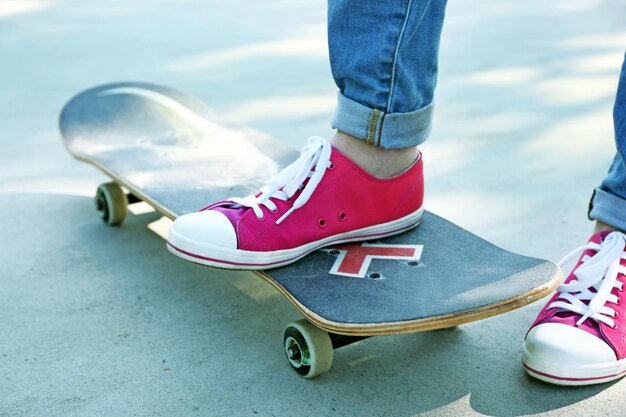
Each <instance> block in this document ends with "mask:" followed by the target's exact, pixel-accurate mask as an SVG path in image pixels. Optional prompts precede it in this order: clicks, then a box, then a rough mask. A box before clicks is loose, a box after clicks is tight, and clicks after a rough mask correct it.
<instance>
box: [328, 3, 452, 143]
mask: <svg viewBox="0 0 626 417" xmlns="http://www.w3.org/2000/svg"><path fill="white" fill-rule="evenodd" d="M445 6H446V0H384V1H376V0H329V1H328V44H329V50H330V64H331V69H332V73H333V77H334V79H335V82H336V84H337V86H338V87H339V98H338V105H337V110H336V112H335V117H334V119H333V122H332V126H333V128H335V129H338V130H341V131H342V132H345V133H348V134H350V135H352V136H355V137H357V138H360V139H362V140H364V141H366V142H367V143H369V144H371V145H374V146H379V147H382V148H407V147H410V146H417V145H418V144H420V143H422V142H423V141H424V140H426V138H427V137H428V134H429V132H430V124H431V118H432V112H433V93H434V90H435V84H436V82H437V58H438V54H439V38H440V35H441V28H442V25H443V17H444V11H445Z"/></svg>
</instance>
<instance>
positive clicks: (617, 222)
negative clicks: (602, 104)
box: [589, 57, 626, 231]
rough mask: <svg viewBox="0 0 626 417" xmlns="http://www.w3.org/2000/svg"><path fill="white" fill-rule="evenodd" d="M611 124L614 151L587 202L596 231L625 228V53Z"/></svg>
mask: <svg viewBox="0 0 626 417" xmlns="http://www.w3.org/2000/svg"><path fill="white" fill-rule="evenodd" d="M613 125H614V127H615V144H616V145H617V154H616V155H615V158H614V159H613V163H612V164H611V168H610V169H609V173H608V175H607V176H606V178H605V179H604V180H603V181H602V184H601V185H600V186H599V187H598V188H596V189H595V190H594V193H593V196H592V198H591V202H590V203H589V218H590V219H592V220H596V221H597V224H596V231H601V230H626V164H625V162H624V161H626V57H625V59H624V63H623V64H622V72H621V74H620V79H619V84H618V87H617V95H616V97H615V106H614V107H613Z"/></svg>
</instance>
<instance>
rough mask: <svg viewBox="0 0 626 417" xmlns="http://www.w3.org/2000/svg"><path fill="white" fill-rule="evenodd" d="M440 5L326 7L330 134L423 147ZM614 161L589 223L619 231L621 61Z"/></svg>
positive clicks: (623, 156) (625, 122) (625, 201)
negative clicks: (332, 87) (334, 97)
mask: <svg viewBox="0 0 626 417" xmlns="http://www.w3.org/2000/svg"><path fill="white" fill-rule="evenodd" d="M445 7H446V0H385V1H375V0H329V1H328V44H329V50H330V64H331V69H332V73H333V78H334V79H335V83H336V84H337V87H339V94H338V104H337V109H336V111H335V116H334V118H333V121H332V126H333V128H335V129H337V130H340V131H343V132H345V133H348V134H350V135H352V136H355V137H357V138H360V139H362V140H364V141H366V142H367V143H368V144H370V145H373V146H379V147H381V148H388V149H393V148H396V149H397V148H407V147H410V146H417V145H419V144H420V143H422V142H423V141H425V140H426V138H427V137H428V134H429V132H430V125H431V119H432V113H433V94H434V90H435V85H436V83H437V58H438V54H439V38H440V35H441V28H442V26H443V18H444V12H445ZM613 120H614V127H615V142H616V145H617V154H616V155H615V158H614V160H613V164H612V165H611V168H610V170H609V173H608V175H607V177H606V178H605V179H604V181H603V182H602V184H601V185H600V186H599V187H598V188H596V189H595V190H594V193H593V196H592V198H591V202H590V203H589V218H590V219H592V220H599V221H602V222H604V223H607V224H609V225H611V226H614V227H617V228H620V229H622V230H626V164H625V162H626V58H625V60H624V64H623V66H622V71H621V74H620V79H619V85H618V89H617V97H616V99H615V107H614V111H613Z"/></svg>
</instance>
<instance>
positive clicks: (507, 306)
mask: <svg viewBox="0 0 626 417" xmlns="http://www.w3.org/2000/svg"><path fill="white" fill-rule="evenodd" d="M546 266H549V267H552V269H553V270H554V272H553V276H552V278H551V279H550V280H549V281H547V282H546V283H544V284H542V285H540V286H538V287H535V288H533V289H532V290H530V291H527V292H525V293H523V294H520V295H518V296H517V297H512V298H508V299H506V300H502V301H500V302H498V303H494V304H489V305H486V306H483V307H480V308H476V309H471V310H466V311H463V312H461V313H456V314H445V315H440V316H434V317H429V318H425V319H416V320H407V321H397V322H386V323H372V324H367V323H354V324H353V323H337V322H334V321H331V320H327V319H325V318H323V317H322V316H320V315H318V314H316V313H315V312H313V311H311V310H309V309H308V308H307V307H305V306H304V305H302V304H301V303H300V302H299V301H298V300H296V299H295V298H294V297H293V296H292V295H291V294H290V293H289V292H288V291H287V290H286V289H285V288H284V287H283V286H282V285H280V284H279V283H278V282H276V281H274V279H272V278H271V277H270V276H269V275H268V274H267V273H266V272H264V271H253V272H255V274H256V275H258V276H260V277H261V278H262V279H263V280H265V281H266V282H268V283H269V284H270V285H272V286H273V287H274V288H276V290H278V292H280V293H281V294H282V295H283V296H284V297H285V298H286V299H287V300H288V301H289V302H290V303H291V304H293V306H294V307H296V309H297V310H298V311H300V313H302V315H303V316H304V317H305V318H306V319H307V320H309V321H310V322H311V323H313V324H315V325H316V326H318V327H319V328H321V329H324V330H326V331H328V332H332V333H337V334H343V335H349V336H383V335H390V334H402V333H415V332H422V331H427V330H436V329H445V328H448V327H454V326H459V325H461V324H466V323H470V322H473V321H478V320H482V319H486V318H488V317H493V316H497V315H500V314H503V313H507V312H509V311H513V310H516V309H518V308H521V307H524V306H526V305H528V304H531V303H533V302H535V301H538V300H540V299H542V298H544V297H546V296H548V295H549V294H551V293H552V292H553V291H555V290H556V288H557V287H558V286H559V284H560V283H561V281H562V279H563V274H562V271H561V269H560V268H559V267H558V266H556V265H555V264H553V263H552V262H548V261H546V262H544V263H542V264H539V265H537V266H535V267H533V268H531V269H529V270H527V271H525V273H532V271H533V270H535V269H539V268H541V267H546ZM529 324H530V323H529Z"/></svg>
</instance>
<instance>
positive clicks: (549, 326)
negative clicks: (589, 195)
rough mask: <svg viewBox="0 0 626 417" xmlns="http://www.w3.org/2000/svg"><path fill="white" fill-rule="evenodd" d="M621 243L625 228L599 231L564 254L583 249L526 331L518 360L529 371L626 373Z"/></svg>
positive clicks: (591, 380) (583, 377) (625, 256)
mask: <svg viewBox="0 0 626 417" xmlns="http://www.w3.org/2000/svg"><path fill="white" fill-rule="evenodd" d="M625 248H626V236H625V235H624V234H622V233H619V232H601V233H597V234H595V235H593V236H592V237H591V239H590V240H589V243H588V244H587V245H586V246H582V247H580V248H578V249H575V250H574V251H572V252H571V253H569V254H568V255H566V256H565V258H563V260H562V261H561V264H562V265H563V264H565V263H568V262H570V261H572V260H574V259H575V258H576V257H577V256H578V255H579V254H581V256H580V259H579V260H578V263H577V264H576V266H575V268H574V269H573V270H572V272H571V273H570V275H569V276H568V277H567V279H566V280H565V282H564V283H563V284H561V286H560V287H559V289H558V291H557V293H556V294H555V295H554V296H553V297H552V298H551V299H550V301H548V303H547V304H546V306H545V307H544V308H543V309H542V310H541V312H540V313H539V316H538V317H537V320H535V322H534V323H533V325H532V326H531V328H530V330H529V331H528V333H527V335H526V340H525V342H524V352H523V355H522V362H523V363H524V367H525V368H526V371H527V372H528V373H529V374H530V375H531V376H533V377H535V378H538V379H541V380H543V381H546V382H551V383H553V384H559V385H589V384H599V383H601V382H607V381H611V380H614V379H617V378H620V377H622V376H624V374H626V359H625V357H626V322H625V320H624V318H625V317H626V311H624V310H625V308H624V304H623V303H622V299H621V293H622V292H623V290H624V283H625V282H626V275H624V274H625V273H626V252H625ZM581 252H582V253H581Z"/></svg>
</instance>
